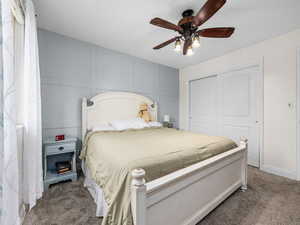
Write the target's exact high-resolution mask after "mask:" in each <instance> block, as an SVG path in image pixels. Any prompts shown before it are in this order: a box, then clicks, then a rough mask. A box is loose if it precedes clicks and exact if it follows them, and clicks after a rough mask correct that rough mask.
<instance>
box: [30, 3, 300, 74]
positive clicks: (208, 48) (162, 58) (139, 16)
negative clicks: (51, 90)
mask: <svg viewBox="0 0 300 225" xmlns="http://www.w3.org/2000/svg"><path fill="white" fill-rule="evenodd" d="M34 2H35V6H36V11H37V14H38V25H39V27H40V28H44V29H47V30H50V31H54V32H57V33H60V34H63V35H66V36H69V37H73V38H75V39H79V40H83V41H87V42H90V43H94V44H97V45H100V46H102V47H105V48H108V49H113V50H117V51H119V52H123V53H127V54H130V55H134V56H137V57H140V58H144V59H147V60H150V61H153V62H157V63H160V64H164V65H168V66H171V67H174V68H183V67H185V66H188V65H192V64H196V63H199V62H201V61H205V60H207V59H210V58H213V57H217V56H220V55H223V54H225V53H227V52H229V51H232V50H235V49H238V48H242V47H246V46H248V45H251V44H254V43H256V42H259V41H262V40H265V39H268V38H271V37H274V36H277V35H279V34H283V33H286V32H289V31H291V30H294V29H297V28H300V1H299V0H228V1H227V3H226V4H225V6H224V7H223V8H222V9H221V10H220V11H219V12H217V14H215V15H214V16H213V17H212V18H211V19H210V20H209V21H208V22H206V23H205V24H204V25H203V26H202V27H203V28H208V27H218V26H219V27H220V26H234V27H235V28H236V31H235V33H234V34H233V36H232V37H231V38H230V39H207V38H203V39H202V46H201V47H200V48H199V49H197V50H196V54H194V55H193V56H182V55H180V54H178V53H176V52H174V51H173V50H172V49H173V45H170V46H168V47H165V48H163V49H161V50H156V51H154V50H152V47H154V46H155V45H157V44H160V43H161V42H164V41H166V40H168V39H170V38H172V37H174V36H175V35H176V33H175V32H174V31H171V30H166V29H163V28H159V27H155V26H153V25H150V24H149V21H150V20H151V19H152V18H153V17H161V18H163V19H166V20H168V21H170V22H173V23H177V22H178V20H179V19H180V18H181V13H182V11H184V10H185V9H188V8H192V9H194V11H198V10H199V9H200V8H201V6H202V5H203V4H204V3H205V2H206V0H127V1H126V0H106V1H105V0H34ZM299 44H300V41H299Z"/></svg>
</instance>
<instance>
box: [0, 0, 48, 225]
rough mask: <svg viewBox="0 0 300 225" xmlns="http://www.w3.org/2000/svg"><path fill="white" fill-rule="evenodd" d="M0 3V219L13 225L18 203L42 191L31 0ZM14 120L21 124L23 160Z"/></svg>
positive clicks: (28, 201)
mask: <svg viewBox="0 0 300 225" xmlns="http://www.w3.org/2000/svg"><path fill="white" fill-rule="evenodd" d="M21 3H22V4H21ZM0 6H1V22H2V23H1V24H2V26H1V27H2V33H1V34H2V35H1V37H2V39H1V40H2V42H1V43H2V44H1V47H2V51H1V53H2V54H1V58H0V60H1V62H3V63H0V66H1V65H2V70H0V75H1V76H0V92H1V93H0V113H1V114H0V224H1V225H19V224H21V223H22V219H23V216H24V215H23V213H24V204H28V205H29V209H31V208H32V207H33V206H35V204H36V201H37V199H39V198H40V197H41V196H42V193H43V177H42V138H41V136H42V135H41V132H42V131H41V130H42V129H41V92H40V70H39V56H38V42H37V27H36V19H35V11H34V5H33V3H32V1H31V0H24V1H23V2H20V1H19V0H1V5H0ZM0 69H1V67H0ZM20 96H21V98H20ZM21 103H22V104H21ZM17 111H19V113H20V111H21V114H22V115H21V116H20V117H19V116H17ZM17 117H18V118H21V119H17ZM17 121H18V122H19V123H20V122H21V123H22V124H23V125H24V139H23V148H22V155H23V160H22V159H21V158H20V157H18V156H19V155H20V154H19V153H20V152H18V151H20V148H19V149H18V145H17V143H18V142H17V141H18V140H17ZM20 165H21V168H20ZM20 181H21V182H20Z"/></svg>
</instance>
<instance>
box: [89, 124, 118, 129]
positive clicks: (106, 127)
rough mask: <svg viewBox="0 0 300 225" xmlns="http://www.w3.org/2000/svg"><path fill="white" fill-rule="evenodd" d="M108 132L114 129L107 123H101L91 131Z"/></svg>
mask: <svg viewBox="0 0 300 225" xmlns="http://www.w3.org/2000/svg"><path fill="white" fill-rule="evenodd" d="M109 130H115V128H114V127H113V126H112V125H110V124H109V123H103V124H100V125H98V126H94V127H93V129H92V131H109Z"/></svg>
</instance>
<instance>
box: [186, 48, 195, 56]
mask: <svg viewBox="0 0 300 225" xmlns="http://www.w3.org/2000/svg"><path fill="white" fill-rule="evenodd" d="M186 54H187V55H188V56H191V55H194V51H193V48H192V46H189V47H188V50H187V53H186Z"/></svg>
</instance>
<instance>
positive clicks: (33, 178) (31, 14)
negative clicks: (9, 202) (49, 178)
mask: <svg viewBox="0 0 300 225" xmlns="http://www.w3.org/2000/svg"><path fill="white" fill-rule="evenodd" d="M24 3H25V4H24V6H25V43H24V44H25V47H24V106H25V108H24V126H25V134H24V153H23V158H24V179H23V181H24V182H23V185H24V201H25V203H28V204H29V206H30V208H32V207H33V206H35V204H36V200H37V199H39V198H41V197H42V193H43V169H42V122H41V88H40V68H39V54H38V40H37V26H36V19H35V10H34V6H33V3H32V1H31V0H25V1H24Z"/></svg>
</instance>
